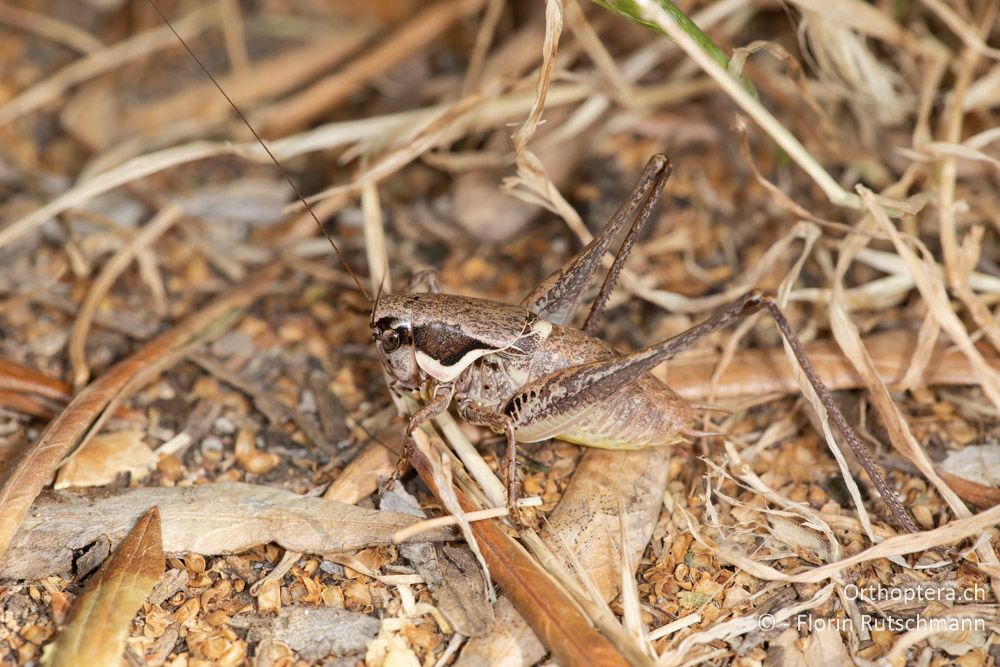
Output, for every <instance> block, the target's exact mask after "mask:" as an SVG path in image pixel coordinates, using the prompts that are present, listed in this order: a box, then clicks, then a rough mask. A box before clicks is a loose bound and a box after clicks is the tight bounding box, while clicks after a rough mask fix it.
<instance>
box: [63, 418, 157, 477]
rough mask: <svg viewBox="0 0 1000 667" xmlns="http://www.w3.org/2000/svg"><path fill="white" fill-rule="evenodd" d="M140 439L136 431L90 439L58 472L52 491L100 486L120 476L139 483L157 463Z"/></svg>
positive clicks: (119, 432) (107, 434)
mask: <svg viewBox="0 0 1000 667" xmlns="http://www.w3.org/2000/svg"><path fill="white" fill-rule="evenodd" d="M142 436H143V433H142V431H136V430H128V431H116V432H115V433H103V434H101V435H97V436H94V437H93V438H91V439H90V440H89V441H88V442H87V443H86V444H85V445H84V446H83V447H81V448H80V449H79V450H77V452H76V453H74V454H73V456H71V457H70V458H69V459H67V460H66V462H65V463H63V465H62V467H61V468H59V472H58V473H57V474H56V483H55V484H54V488H56V489H65V488H68V487H74V486H103V485H105V484H110V483H111V482H113V481H115V478H116V477H117V476H118V474H119V473H123V472H127V473H129V474H131V475H132V479H142V478H143V477H145V476H146V475H147V474H148V473H149V471H150V470H152V469H153V467H155V466H156V462H157V461H158V457H157V456H156V454H154V453H153V450H152V449H150V448H149V445H147V444H146V443H145V442H143V441H142Z"/></svg>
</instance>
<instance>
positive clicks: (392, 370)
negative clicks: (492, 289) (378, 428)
mask: <svg viewBox="0 0 1000 667" xmlns="http://www.w3.org/2000/svg"><path fill="white" fill-rule="evenodd" d="M536 320H537V318H536V317H535V316H534V315H532V314H530V313H529V312H528V311H527V310H525V309H524V308H521V307H519V306H510V305H507V304H504V303H497V302H495V301H487V300H485V299H473V298H470V297H463V296H456V295H453V294H390V295H387V296H379V297H378V298H377V299H376V300H375V305H374V306H373V308H372V315H371V322H370V324H371V329H372V340H374V341H375V345H376V347H377V348H378V353H379V358H380V359H381V360H382V365H383V366H384V367H385V369H386V371H388V373H389V375H391V376H392V377H393V379H395V380H396V381H397V382H399V384H400V385H402V386H403V387H405V388H406V389H410V390H415V389H419V388H420V387H422V386H423V385H424V383H425V382H427V380H428V379H430V378H434V379H435V380H437V381H438V382H442V383H443V382H451V381H452V380H454V379H455V378H457V377H458V376H459V375H460V374H461V373H462V371H464V370H465V369H467V368H468V367H469V366H471V365H472V363H473V362H475V361H476V359H479V358H480V357H482V356H484V355H487V354H490V353H492V352H499V351H501V350H504V349H506V348H508V347H510V346H511V345H513V344H514V343H516V342H517V341H518V339H519V338H521V336H522V335H524V334H525V332H526V331H527V330H528V329H529V325H530V324H531V323H533V322H534V321H536Z"/></svg>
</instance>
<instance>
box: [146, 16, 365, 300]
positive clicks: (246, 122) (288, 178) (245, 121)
mask: <svg viewBox="0 0 1000 667" xmlns="http://www.w3.org/2000/svg"><path fill="white" fill-rule="evenodd" d="M148 2H149V4H150V5H152V7H153V10H154V11H155V12H156V13H157V14H159V15H160V18H161V19H162V20H163V22H164V23H165V24H166V26H167V27H168V28H170V32H172V33H174V36H175V37H177V40H178V41H179V42H180V43H181V45H182V46H183V47H184V49H185V50H186V51H187V52H188V53H189V54H191V57H192V58H194V61H195V62H196V63H198V67H200V68H201V71H202V72H204V73H205V76H207V77H208V79H209V81H211V82H212V84H213V85H214V86H215V87H216V88H217V89H218V91H219V92H220V93H222V96H223V97H224V98H226V101H227V102H229V106H231V107H232V108H233V111H235V112H236V115H237V116H239V117H240V120H242V121H243V124H244V125H246V126H247V129H248V130H250V133H251V134H253V136H254V138H256V139H257V141H258V143H260V145H261V147H262V148H263V149H264V152H265V153H267V156H268V157H269V158H271V162H273V163H274V166H276V167H277V168H278V170H279V171H280V172H281V174H282V176H284V177H285V180H286V181H288V184H289V185H291V186H292V190H294V191H295V196H296V197H298V198H299V201H300V202H302V205H303V206H305V208H306V210H307V211H309V215H310V216H312V219H313V220H314V221H316V226H317V227H319V230H320V231H321V232H323V236H325V237H326V240H327V241H329V242H330V245H331V246H333V250H334V252H336V253H337V257H338V258H339V259H340V263H341V264H343V265H344V268H345V269H347V272H348V273H349V274H351V278H353V279H354V284H355V285H357V286H358V291H359V292H361V293H362V294H364V296H365V299H367V300H368V303H371V302H372V298H371V297H370V296H368V292H366V291H365V288H364V287H362V285H361V280H360V279H359V278H358V274H356V273H354V270H353V269H351V265H350V264H348V263H347V260H346V259H344V255H343V253H341V252H340V248H339V247H337V244H336V243H335V242H334V240H333V237H332V236H330V233H329V232H328V231H326V227H324V226H323V223H322V222H320V221H319V218H318V217H317V216H316V212H315V211H313V209H312V207H311V206H310V205H309V203H308V202H307V201H306V198H305V197H304V196H303V195H302V191H301V190H299V186H297V185H296V184H295V181H293V180H292V177H291V176H290V175H289V174H288V172H287V171H286V170H285V168H284V166H282V164H281V163H280V162H279V161H278V158H276V157H275V156H274V153H272V152H271V149H270V148H268V147H267V144H266V143H264V139H263V138H262V137H261V136H260V134H258V133H257V130H255V129H254V127H253V125H251V124H250V121H249V120H248V119H247V117H246V116H245V115H243V112H242V111H240V108H239V107H238V106H236V103H235V102H233V100H232V98H230V97H229V95H228V94H227V93H226V91H225V89H223V87H222V85H220V84H219V82H218V81H216V79H215V77H214V76H212V73H211V72H209V71H208V68H207V67H205V64H204V63H202V62H201V60H200V59H199V58H198V56H197V55H195V52H194V51H192V50H191V47H190V46H188V43H187V42H185V41H184V38H183V37H181V36H180V35H179V34H178V33H177V30H175V29H174V26H173V24H172V23H171V22H170V19H168V18H167V16H166V14H164V13H163V10H161V9H160V6H159V5H158V4H157V3H156V0H148Z"/></svg>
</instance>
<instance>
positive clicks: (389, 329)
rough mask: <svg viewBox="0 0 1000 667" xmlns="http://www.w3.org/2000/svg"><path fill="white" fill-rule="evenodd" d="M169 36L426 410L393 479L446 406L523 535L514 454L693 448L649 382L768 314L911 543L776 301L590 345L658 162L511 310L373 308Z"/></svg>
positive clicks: (667, 169)
mask: <svg viewBox="0 0 1000 667" xmlns="http://www.w3.org/2000/svg"><path fill="white" fill-rule="evenodd" d="M150 4H151V5H153V7H154V9H155V10H156V12H157V13H158V14H159V15H160V17H161V18H162V19H163V21H164V22H165V23H166V24H167V25H168V26H169V25H170V22H169V21H168V20H167V18H166V16H165V15H164V14H163V13H162V12H161V11H160V9H159V7H158V6H157V5H156V3H155V1H154V0H150ZM171 29H172V28H171ZM175 34H176V32H175ZM177 37H178V39H179V40H180V41H181V43H182V44H183V45H184V47H185V49H187V51H188V52H189V53H190V54H191V56H192V57H193V58H194V59H195V60H196V61H197V62H198V64H199V66H201V68H202V70H204V72H205V74H206V75H208V77H209V79H211V81H212V82H213V83H214V84H215V86H216V87H217V88H218V90H219V91H220V93H221V94H222V95H223V96H225V97H226V99H227V100H229V103H230V105H232V107H233V109H234V110H235V112H236V114H237V115H238V117H239V118H240V119H241V120H242V121H243V123H245V124H246V126H247V127H248V128H249V130H250V132H251V133H252V134H253V135H254V136H255V137H256V139H257V140H258V141H259V142H260V143H261V145H262V146H263V148H264V150H265V151H266V152H267V153H268V155H269V156H270V158H271V160H272V161H273V162H274V164H275V165H276V166H277V167H278V169H279V170H280V171H281V172H282V174H283V175H284V176H285V178H286V179H288V181H289V183H290V184H291V185H292V188H293V189H294V190H295V192H296V194H297V195H298V197H299V199H300V201H301V202H302V204H303V205H304V206H306V208H307V209H308V210H309V212H310V214H312V216H313V218H314V219H315V220H316V224H317V225H318V226H319V228H320V229H321V230H322V231H323V233H324V235H326V237H327V239H328V240H329V241H330V243H331V245H332V246H333V247H334V250H335V251H336V254H337V256H338V257H339V259H340V261H341V263H342V264H343V265H344V266H345V267H346V268H347V270H348V272H349V273H350V274H351V276H352V277H353V279H354V281H355V283H356V285H357V287H358V289H359V290H360V291H361V292H362V293H363V294H365V296H366V297H367V298H368V299H369V302H370V303H371V304H372V307H371V318H370V327H371V335H372V339H373V341H374V343H375V346H376V348H377V351H378V355H379V358H380V360H381V362H382V365H383V367H384V369H385V371H386V372H387V374H388V376H389V377H390V378H391V387H390V388H391V389H392V390H394V391H402V392H406V393H409V394H410V395H412V396H414V397H415V398H417V399H418V401H419V402H420V403H421V404H422V405H421V407H420V408H419V409H418V410H417V411H416V412H415V413H414V414H413V416H412V417H411V418H410V420H409V422H408V424H407V426H406V429H405V431H404V435H403V445H402V451H403V454H402V456H401V459H400V466H397V469H396V472H395V473H394V475H393V478H394V479H395V478H398V476H399V475H400V474H401V472H402V465H403V464H404V463H405V460H406V458H407V456H408V454H409V452H410V451H411V450H410V448H411V447H412V446H413V444H412V439H411V437H410V436H411V433H412V432H413V430H414V429H415V428H417V427H418V426H420V425H421V424H423V423H425V422H427V421H428V420H430V419H432V418H433V417H434V416H436V415H439V414H441V413H442V412H444V411H445V410H447V409H448V408H449V406H450V405H452V404H453V403H454V404H455V406H456V408H457V411H458V413H459V415H460V416H461V417H462V418H463V419H465V420H466V421H468V422H470V423H472V424H475V425H479V426H485V427H488V428H489V429H491V430H493V431H494V432H496V433H499V434H501V435H503V436H505V438H506V443H507V447H506V452H505V454H504V457H503V461H502V463H501V468H502V469H503V473H504V476H505V478H506V488H507V504H508V509H509V510H510V512H511V515H512V517H513V518H514V522H515V524H519V523H520V519H519V515H518V514H517V510H516V506H515V502H516V499H517V495H518V494H517V474H516V472H517V471H516V450H517V443H532V442H539V441H543V440H547V439H550V438H559V439H562V440H566V441H569V442H573V443H576V444H579V445H584V446H588V447H601V448H606V449H640V448H645V447H659V446H670V445H673V444H676V443H678V442H681V441H682V440H684V439H685V438H687V437H698V436H700V435H705V434H703V433H700V432H698V431H696V430H694V429H693V428H692V426H691V421H692V414H691V409H690V408H689V406H688V405H687V404H686V403H685V402H684V401H683V400H682V399H681V398H680V397H679V396H678V395H677V394H675V393H674V392H673V391H672V390H671V389H670V388H669V387H668V386H667V385H666V384H664V383H662V382H661V381H659V380H658V379H656V378H655V377H653V376H652V375H651V374H650V373H649V372H650V371H651V370H652V369H653V368H654V367H656V366H657V365H659V364H661V363H663V362H665V361H667V360H668V359H670V358H671V357H672V356H673V355H675V354H676V353H678V352H680V351H682V350H684V349H685V348H687V347H689V346H690V345H692V344H693V343H695V342H696V341H698V340H699V339H701V338H703V337H704V336H707V335H709V334H711V333H712V332H714V331H716V330H718V329H720V328H722V327H724V326H726V325H728V324H730V323H732V322H734V321H737V320H739V319H741V318H743V317H745V316H747V315H749V314H751V313H753V312H756V311H759V310H765V311H767V312H768V313H769V314H770V315H771V317H772V319H773V320H774V321H775V323H776V325H777V326H778V329H779V330H780V332H781V334H782V336H783V337H784V339H785V340H786V342H787V343H788V345H789V347H790V348H791V350H792V352H793V354H794V356H795V358H796V360H797V361H798V363H799V364H800V366H801V368H802V370H803V372H804V374H805V376H806V378H807V379H808V381H809V383H810V384H811V385H812V387H813V389H814V390H815V391H816V394H817V396H818V397H819V399H820V401H821V402H822V404H823V405H824V407H825V408H826V410H827V412H828V414H829V416H830V419H831V420H832V421H833V423H834V424H835V425H836V427H837V429H838V431H839V432H840V434H841V436H842V437H843V438H844V440H845V441H846V442H847V443H848V445H849V446H850V447H851V449H852V451H853V452H854V454H855V455H856V456H857V458H858V460H859V461H860V462H861V464H862V466H863V467H864V469H865V471H866V472H867V474H868V476H869V478H870V479H871V481H872V483H873V484H874V486H875V488H876V489H877V490H878V492H879V493H880V494H881V496H882V499H883V500H884V501H885V503H886V504H887V505H888V507H889V509H890V510H891V512H892V514H893V515H894V516H895V518H896V521H897V522H898V523H899V524H900V526H901V527H903V528H904V529H905V530H907V531H909V532H915V531H917V527H916V524H915V523H914V521H913V519H912V518H911V517H910V516H909V514H908V513H907V512H906V510H905V509H904V508H903V506H902V504H901V503H900V501H899V499H898V497H897V495H896V493H895V492H894V491H893V490H892V488H891V487H890V486H889V484H888V483H887V482H886V480H885V478H884V477H883V476H882V474H881V473H880V472H879V470H878V469H877V468H876V467H875V464H874V463H873V461H872V460H871V458H870V456H869V455H868V453H867V450H866V449H865V448H864V446H863V445H862V444H861V442H860V440H859V439H858V436H857V434H856V433H855V432H854V429H853V428H852V427H851V426H850V424H849V423H848V422H847V420H846V418H845V417H844V415H843V413H842V412H841V411H840V409H839V407H838V406H837V404H836V402H835V401H834V400H833V398H832V396H831V395H830V392H829V391H828V389H827V388H826V386H825V385H824V384H823V383H822V381H821V380H820V378H819V375H818V374H817V373H816V371H815V369H814V367H813V365H812V363H811V362H810V361H809V359H808V357H807V356H806V354H805V352H804V350H803V347H802V344H801V343H800V341H799V339H798V337H797V336H796V334H795V332H794V331H793V329H792V327H791V325H790V324H789V322H788V320H787V319H786V318H785V316H784V314H783V313H782V311H781V309H780V308H779V306H778V304H777V302H776V301H775V300H774V299H773V298H771V297H769V296H767V295H764V294H762V293H760V292H750V293H748V294H746V295H744V296H743V297H741V298H739V299H737V300H736V301H734V302H733V303H731V304H729V305H727V306H725V307H723V308H721V309H719V310H718V311H717V312H715V313H714V314H713V315H711V316H710V317H709V318H708V319H706V320H705V321H703V322H702V323H700V324H697V325H695V326H694V327H691V328H690V329H688V330H687V331H685V332H683V333H681V334H679V335H677V336H674V337H672V338H669V339H667V340H664V341H662V342H659V343H656V344H653V345H650V346H648V347H646V348H644V349H641V350H638V351H636V352H633V353H630V354H619V353H617V352H616V351H614V350H613V349H612V348H611V347H610V346H609V345H608V344H607V343H605V342H604V341H602V340H600V339H598V338H596V337H594V336H592V335H591V333H592V332H593V329H594V326H595V324H596V322H597V320H598V319H599V318H600V315H601V313H602V311H603V309H604V306H605V303H606V301H607V298H608V296H609V295H610V293H611V291H612V289H613V288H614V286H615V283H616V282H617V279H618V276H619V274H620V272H621V269H622V267H623V266H624V264H625V260H626V259H627V257H628V254H629V252H630V251H631V249H632V247H633V245H634V243H635V241H636V239H637V238H638V236H639V234H640V232H641V231H642V229H643V227H644V225H645V223H646V222H647V221H648V219H649V217H650V214H651V212H652V210H653V208H654V206H655V205H656V202H657V200H658V198H659V196H660V193H661V191H662V189H663V187H664V185H665V183H666V181H667V179H668V178H669V176H670V173H671V165H670V162H669V160H668V159H667V158H666V156H664V155H655V156H653V157H652V158H651V159H650V160H649V162H648V163H647V165H646V167H645V169H644V170H643V172H642V175H641V176H640V178H639V180H638V182H637V183H636V185H635V186H634V187H633V189H632V192H631V193H630V194H629V196H628V197H627V198H626V200H625V202H624V203H622V205H621V206H620V207H619V208H618V210H617V211H616V212H615V213H614V215H613V216H612V217H611V219H610V220H609V221H608V222H607V223H606V224H605V226H604V228H603V229H602V230H601V231H600V233H599V234H597V235H596V236H595V237H594V239H593V240H592V241H591V242H590V243H589V244H588V245H587V246H586V247H584V248H583V249H582V250H580V252H579V253H578V254H577V255H576V256H574V257H573V258H572V259H570V260H569V261H568V262H566V263H565V264H564V265H563V266H562V267H560V268H559V269H557V270H556V271H555V272H554V273H553V274H552V275H550V276H549V277H548V278H546V279H545V280H544V281H542V283H541V284H539V285H538V286H537V287H535V288H534V289H533V290H531V292H530V293H529V294H528V295H527V296H525V297H524V298H523V299H522V300H521V302H520V303H519V304H518V305H510V304H506V303H500V302H494V301H488V300H484V299H476V298H470V297H463V296H457V295H451V294H442V293H440V292H439V291H437V290H436V288H435V286H434V285H432V287H431V290H430V291H426V292H422V293H416V294H392V295H384V296H383V295H381V294H377V295H376V298H375V299H374V301H372V300H371V298H370V297H368V295H367V293H366V292H365V290H364V288H363V287H362V286H361V282H360V280H359V279H358V277H357V275H356V274H355V273H354V272H353V271H352V270H351V267H350V266H349V265H348V263H347V261H346V259H345V258H344V256H343V255H342V253H341V252H340V249H339V248H338V246H337V244H336V243H335V242H334V240H333V238H332V237H331V236H330V235H329V234H328V233H327V232H326V230H325V228H324V227H323V225H322V223H320V221H319V219H318V218H317V217H316V215H315V214H314V213H313V212H312V209H311V208H310V207H309V206H308V204H307V203H306V201H305V199H304V197H303V196H302V195H301V193H300V192H299V189H298V187H297V186H296V185H295V183H294V181H293V180H292V179H291V177H290V176H289V174H288V173H287V172H286V171H285V169H284V168H283V167H282V165H281V164H280V163H279V161H278V160H277V159H276V158H275V157H274V155H273V154H272V153H271V151H270V150H269V149H268V148H267V145H266V144H265V143H264V141H263V139H262V138H261V137H260V135H259V134H258V133H257V132H256V130H255V129H254V128H253V127H252V125H251V124H250V122H249V121H248V120H247V118H246V117H245V116H244V115H243V113H242V112H241V111H240V109H239V108H237V106H236V105H235V104H234V103H233V102H232V101H231V100H230V99H229V97H228V95H226V93H225V91H224V90H223V89H222V87H221V86H220V85H219V84H218V82H217V81H216V79H215V78H214V77H213V76H212V75H211V73H210V72H209V71H208V70H207V69H206V68H205V66H204V65H203V64H202V63H201V61H200V60H199V59H198V58H197V56H196V55H195V54H194V53H193V52H192V51H191V49H190V47H189V46H188V45H187V43H186V42H184V40H183V39H182V38H181V37H180V36H179V35H178V36H177ZM629 220H632V222H631V224H629V225H628V228H627V231H626V232H625V236H624V239H623V240H622V242H621V245H620V247H619V248H618V250H617V252H616V254H615V257H614V261H613V263H612V265H611V268H610V270H609V271H608V273H607V274H606V276H605V277H604V280H603V283H602V285H601V288H600V291H599V293H598V295H597V297H596V298H595V300H594V301H593V303H592V305H591V307H590V312H589V314H588V316H587V319H586V321H585V323H584V325H583V327H582V328H580V329H577V328H573V327H571V326H569V323H570V321H571V320H572V318H573V315H574V313H575V311H576V309H577V307H578V304H579V302H580V300H581V296H582V295H583V293H584V291H585V290H586V289H587V288H588V287H589V285H590V283H591V281H592V279H593V278H594V276H595V274H596V273H597V270H598V269H599V268H600V267H601V265H602V259H603V257H604V255H605V253H606V252H608V251H609V250H610V249H611V246H612V243H613V242H614V240H615V239H616V238H617V237H618V236H619V235H620V232H621V231H622V230H623V229H625V228H626V224H627V223H628V222H629ZM431 282H434V281H431Z"/></svg>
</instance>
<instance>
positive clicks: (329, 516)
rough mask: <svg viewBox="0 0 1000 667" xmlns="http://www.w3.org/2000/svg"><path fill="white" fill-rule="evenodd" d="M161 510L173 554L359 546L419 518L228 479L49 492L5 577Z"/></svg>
mask: <svg viewBox="0 0 1000 667" xmlns="http://www.w3.org/2000/svg"><path fill="white" fill-rule="evenodd" d="M154 505H156V506H158V507H159V508H160V514H161V516H162V525H163V548H164V550H165V551H166V552H167V553H168V554H181V553H187V552H191V553H198V554H203V555H216V554H231V553H238V552H240V551H245V550H246V549H249V548H250V547H253V546H257V545H260V544H267V543H268V542H276V543H278V544H279V545H280V546H282V547H284V548H286V549H293V550H295V551H300V552H305V553H332V552H342V551H356V550H359V549H364V548H365V547H369V546H376V545H380V544H389V543H390V542H391V541H392V535H393V533H395V532H396V531H397V530H399V529H400V528H404V527H407V526H410V525H412V524H413V523H415V522H417V521H418V519H416V518H414V517H410V516H406V515H403V514H396V513H394V512H379V511H377V510H370V509H363V508H360V507H355V506H354V505H346V504H344V503H339V502H336V501H334V500H326V499H323V498H314V497H310V496H300V495H298V494H295V493H291V492H290V491H283V490H281V489H275V488H270V487H266V486H256V485H253V484H243V483H237V482H228V483H223V484H202V485H199V486H194V487H170V488H141V489H130V490H127V491H125V492H123V493H119V494H116V495H113V496H106V497H98V496H95V495H94V494H88V493H79V492H67V491H61V492H53V493H50V494H45V495H43V496H41V497H40V498H39V499H38V502H36V503H35V505H34V506H33V507H32V508H31V511H30V512H29V513H28V516H27V517H26V518H25V520H24V523H23V525H22V526H21V529H20V530H19V531H18V532H17V534H16V535H15V536H14V538H13V540H12V542H11V547H10V549H9V550H8V551H7V553H6V554H5V555H4V556H3V557H0V577H2V578H6V579H37V578H40V577H44V576H48V575H50V574H53V573H62V574H64V575H65V574H68V573H70V572H72V570H73V558H74V552H75V551H76V550H77V549H83V548H85V547H86V546H87V545H89V544H91V543H92V542H94V541H96V540H97V539H99V538H100V537H101V536H102V535H107V536H108V539H110V540H111V543H112V544H116V543H117V542H119V541H120V540H121V539H122V538H123V537H124V536H125V533H126V532H127V531H128V529H129V527H130V526H131V525H132V523H133V522H134V521H135V520H136V519H137V518H138V516H139V515H140V514H141V513H142V512H143V511H144V510H145V509H146V508H148V507H151V506H154ZM454 535H455V533H454V532H453V531H452V530H450V529H437V530H432V531H427V532H423V533H420V536H419V539H420V541H422V542H427V541H436V540H442V539H452V538H453V537H454Z"/></svg>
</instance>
